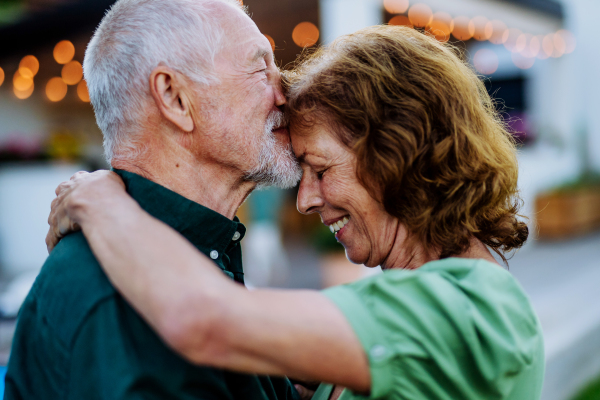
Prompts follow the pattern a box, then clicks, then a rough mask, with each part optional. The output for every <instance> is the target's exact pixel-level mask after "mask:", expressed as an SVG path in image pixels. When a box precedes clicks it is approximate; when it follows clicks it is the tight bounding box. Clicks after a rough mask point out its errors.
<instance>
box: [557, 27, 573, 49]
mask: <svg viewBox="0 0 600 400" xmlns="http://www.w3.org/2000/svg"><path fill="white" fill-rule="evenodd" d="M556 34H557V35H560V37H561V38H562V39H563V40H564V42H565V54H571V53H572V52H574V51H575V48H576V47H577V39H576V38H575V35H574V34H573V33H572V32H570V31H568V30H566V29H561V30H560V31H558V32H556Z"/></svg>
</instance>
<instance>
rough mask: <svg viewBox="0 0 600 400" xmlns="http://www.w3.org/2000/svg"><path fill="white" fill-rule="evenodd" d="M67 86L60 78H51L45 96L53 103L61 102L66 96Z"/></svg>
mask: <svg viewBox="0 0 600 400" xmlns="http://www.w3.org/2000/svg"><path fill="white" fill-rule="evenodd" d="M67 89H68V86H67V84H66V83H65V82H64V81H63V80H62V78H58V77H56V78H52V79H50V80H49V81H48V84H47V85H46V96H48V99H50V101H53V102H57V101H61V100H62V99H64V98H65V96H66V95H67Z"/></svg>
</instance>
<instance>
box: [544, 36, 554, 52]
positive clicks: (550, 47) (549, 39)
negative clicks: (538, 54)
mask: <svg viewBox="0 0 600 400" xmlns="http://www.w3.org/2000/svg"><path fill="white" fill-rule="evenodd" d="M542 50H543V52H544V54H545V55H546V56H547V57H546V58H548V57H551V56H552V54H553V53H554V34H552V33H549V34H547V35H546V36H544V39H542Z"/></svg>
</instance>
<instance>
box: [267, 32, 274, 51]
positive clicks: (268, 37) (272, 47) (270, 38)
mask: <svg viewBox="0 0 600 400" xmlns="http://www.w3.org/2000/svg"><path fill="white" fill-rule="evenodd" d="M265 37H266V38H267V40H268V41H269V43H270V44H271V49H273V51H275V40H273V38H272V37H271V36H269V35H265Z"/></svg>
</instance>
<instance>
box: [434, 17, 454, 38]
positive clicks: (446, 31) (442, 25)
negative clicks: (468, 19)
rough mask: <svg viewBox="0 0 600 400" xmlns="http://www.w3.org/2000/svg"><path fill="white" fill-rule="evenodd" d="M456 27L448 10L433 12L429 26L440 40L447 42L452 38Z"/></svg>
mask: <svg viewBox="0 0 600 400" xmlns="http://www.w3.org/2000/svg"><path fill="white" fill-rule="evenodd" d="M453 28H454V21H453V20H452V16H451V15H450V14H448V13H446V12H436V13H435V14H433V18H432V20H431V24H429V26H428V30H429V32H431V34H433V35H434V36H435V38H436V39H437V40H439V41H440V42H447V41H448V40H449V39H450V33H451V32H452V29H453Z"/></svg>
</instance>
